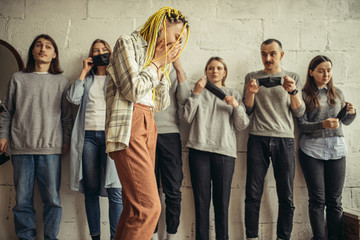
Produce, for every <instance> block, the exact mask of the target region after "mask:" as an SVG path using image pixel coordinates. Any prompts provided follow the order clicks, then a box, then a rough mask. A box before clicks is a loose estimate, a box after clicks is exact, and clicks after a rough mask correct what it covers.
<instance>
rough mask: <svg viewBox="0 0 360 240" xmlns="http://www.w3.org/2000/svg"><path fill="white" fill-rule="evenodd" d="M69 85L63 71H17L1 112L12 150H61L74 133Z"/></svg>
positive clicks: (0, 131)
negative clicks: (61, 72)
mask: <svg viewBox="0 0 360 240" xmlns="http://www.w3.org/2000/svg"><path fill="white" fill-rule="evenodd" d="M68 87H69V81H68V80H67V79H66V78H65V77H64V76H63V75H61V74H57V75H55V74H49V73H47V74H36V73H23V72H17V73H14V75H13V76H12V78H11V80H10V82H9V86H8V89H7V91H6V93H5V95H4V97H3V100H2V106H3V107H4V109H5V110H4V111H3V112H2V113H1V114H0V138H6V139H7V140H8V141H9V145H10V147H11V154H14V155H16V154H30V155H45V154H61V151H62V144H63V142H64V143H70V135H71V110H70V104H69V103H68V102H67V101H66V99H65V92H66V90H67V89H68Z"/></svg>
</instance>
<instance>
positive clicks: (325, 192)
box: [298, 56, 356, 240]
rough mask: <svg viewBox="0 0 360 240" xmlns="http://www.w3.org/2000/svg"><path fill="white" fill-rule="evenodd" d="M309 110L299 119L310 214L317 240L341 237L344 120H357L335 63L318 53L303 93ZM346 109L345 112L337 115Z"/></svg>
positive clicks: (311, 64) (344, 152)
mask: <svg viewBox="0 0 360 240" xmlns="http://www.w3.org/2000/svg"><path fill="white" fill-rule="evenodd" d="M302 96H303V99H304V102H305V103H306V111H305V113H304V115H303V116H302V117H300V118H299V119H298V126H299V128H300V131H301V137H300V144H299V145H300V150H299V157H300V165H301V168H302V171H303V173H304V177H305V181H306V184H307V187H308V194H309V217H310V223H311V228H312V231H313V235H314V237H313V239H314V240H322V239H326V238H325V222H324V208H325V206H326V224H327V229H328V239H329V240H330V239H331V240H335V239H341V236H340V234H341V219H342V208H341V195H342V190H343V186H344V180H345V156H346V153H347V146H346V142H345V139H344V135H343V132H342V128H341V126H342V123H343V124H345V125H349V124H350V123H352V121H353V120H354V119H355V115H356V114H355V109H354V106H353V105H352V104H351V103H349V102H345V99H344V95H343V93H342V91H341V90H340V89H338V88H335V87H334V83H333V79H332V62H331V60H330V59H329V58H328V57H326V56H316V57H315V58H313V59H312V60H311V62H310V65H309V68H308V73H307V78H306V84H305V86H304V88H303V93H302ZM342 108H344V109H343V114H338V113H339V112H340V110H341V109H342Z"/></svg>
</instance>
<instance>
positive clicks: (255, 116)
mask: <svg viewBox="0 0 360 240" xmlns="http://www.w3.org/2000/svg"><path fill="white" fill-rule="evenodd" d="M284 76H289V77H291V78H293V79H294V80H295V83H296V85H297V87H298V83H299V75H298V74H296V73H293V72H288V71H285V70H283V71H281V72H280V73H275V74H269V73H265V72H264V71H262V70H260V71H257V72H251V73H248V74H247V75H246V77H245V85H244V94H243V96H245V95H246V84H247V83H248V82H249V81H250V80H251V79H259V78H265V77H281V78H283V77H284ZM298 94H299V93H298ZM290 104H291V102H290V95H289V94H288V92H287V91H285V90H284V88H283V87H282V86H276V87H270V88H266V87H264V86H260V87H259V91H258V92H257V93H256V94H255V100H254V106H253V107H252V108H249V107H246V112H247V113H248V114H249V115H250V114H252V119H251V121H250V131H249V134H253V135H257V136H267V137H280V138H294V120H293V117H300V116H302V115H303V114H304V112H305V104H304V103H302V104H301V106H300V107H299V108H298V109H296V110H292V109H291V105H290Z"/></svg>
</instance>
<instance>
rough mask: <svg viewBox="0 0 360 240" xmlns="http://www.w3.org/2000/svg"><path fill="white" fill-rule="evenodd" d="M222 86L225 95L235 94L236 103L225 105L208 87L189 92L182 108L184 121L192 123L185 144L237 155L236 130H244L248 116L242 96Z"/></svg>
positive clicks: (199, 148) (227, 154)
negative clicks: (199, 91)
mask: <svg viewBox="0 0 360 240" xmlns="http://www.w3.org/2000/svg"><path fill="white" fill-rule="evenodd" d="M221 89H222V90H223V91H224V92H225V94H226V95H227V96H234V97H235V98H236V100H237V101H238V102H239V106H238V107H236V108H233V107H232V106H231V105H227V104H226V102H225V101H222V100H220V99H219V98H217V97H216V96H215V95H213V94H212V93H210V92H209V91H208V90H207V89H204V90H203V91H202V92H201V94H199V95H195V94H191V96H190V97H189V99H188V100H187V102H186V104H185V106H184V111H183V118H184V120H185V121H187V122H188V123H190V124H191V126H190V132H189V140H188V142H187V145H186V146H187V147H189V148H194V149H197V150H200V151H205V152H211V153H218V154H222V155H226V156H230V157H234V158H236V157H237V149H236V131H241V130H243V129H245V128H246V127H247V126H248V125H249V118H248V116H247V114H246V113H245V108H244V106H243V103H242V101H241V95H240V94H239V93H237V92H236V91H235V90H233V89H230V88H227V87H222V88H221Z"/></svg>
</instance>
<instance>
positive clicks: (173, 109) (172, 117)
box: [154, 68, 191, 134]
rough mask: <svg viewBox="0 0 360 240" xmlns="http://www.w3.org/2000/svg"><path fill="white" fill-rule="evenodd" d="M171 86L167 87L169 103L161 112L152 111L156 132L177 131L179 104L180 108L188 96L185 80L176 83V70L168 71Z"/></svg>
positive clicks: (188, 90) (188, 91)
mask: <svg viewBox="0 0 360 240" xmlns="http://www.w3.org/2000/svg"><path fill="white" fill-rule="evenodd" d="M170 80H171V86H170V89H169V95H170V105H169V107H168V108H166V109H165V110H164V111H162V112H154V119H155V122H156V126H157V129H158V134H165V133H179V132H180V130H179V106H180V108H182V107H183V106H184V104H185V102H186V100H187V99H188V98H189V96H190V93H191V92H190V89H189V87H188V84H187V82H186V81H184V82H182V83H180V84H179V83H178V81H177V76H176V71H175V69H174V68H173V69H172V71H171V72H170Z"/></svg>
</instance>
